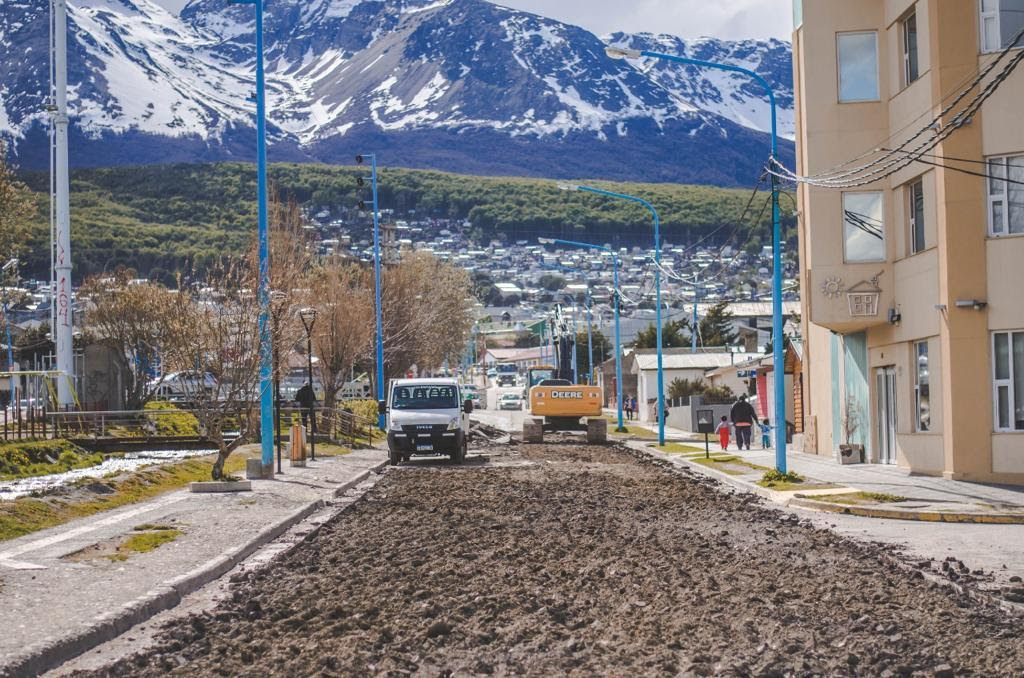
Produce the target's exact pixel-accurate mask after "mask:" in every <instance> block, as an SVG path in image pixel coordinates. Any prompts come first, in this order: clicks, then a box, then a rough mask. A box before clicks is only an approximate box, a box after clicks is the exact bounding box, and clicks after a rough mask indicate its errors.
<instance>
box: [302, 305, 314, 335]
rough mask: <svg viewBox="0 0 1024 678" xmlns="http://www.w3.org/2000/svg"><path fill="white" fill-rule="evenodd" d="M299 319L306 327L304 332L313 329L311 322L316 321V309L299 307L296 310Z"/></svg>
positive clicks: (307, 332)
mask: <svg viewBox="0 0 1024 678" xmlns="http://www.w3.org/2000/svg"><path fill="white" fill-rule="evenodd" d="M298 314H299V319H300V320H302V326H303V327H304V328H306V334H309V333H310V332H312V331H313V323H314V322H316V309H315V308H310V307H308V306H307V307H306V308H300V309H299V310H298Z"/></svg>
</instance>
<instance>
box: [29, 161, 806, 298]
mask: <svg viewBox="0 0 1024 678" xmlns="http://www.w3.org/2000/svg"><path fill="white" fill-rule="evenodd" d="M365 173H366V170H359V169H356V168H355V167H353V168H339V167H335V166H327V165H309V164H302V165H299V164H282V165H273V166H272V167H271V169H270V177H271V181H272V184H273V186H274V187H275V189H276V190H277V191H278V192H279V193H280V194H281V195H282V196H283V197H285V198H290V199H294V200H296V201H298V202H299V203H301V204H303V205H305V206H307V207H309V208H311V213H317V212H320V211H321V210H323V209H327V210H329V211H330V212H331V213H332V215H333V216H335V217H337V218H341V219H346V220H359V219H360V218H361V215H360V214H359V213H358V211H356V209H355V205H356V204H357V203H358V200H359V197H358V194H357V192H358V187H357V186H356V177H357V176H360V175H363V174H365ZM24 178H25V181H26V183H28V185H29V186H30V187H31V188H32V189H33V190H34V191H36V193H37V199H38V204H39V211H38V215H37V218H36V219H35V221H34V223H33V225H32V226H33V227H32V229H31V231H32V232H31V251H30V253H29V254H28V256H27V257H26V258H27V260H28V261H27V262H26V263H27V267H26V269H25V270H26V272H27V273H29V274H30V275H39V276H43V275H45V271H46V270H47V267H48V265H49V262H48V257H47V254H46V252H47V244H48V240H49V226H48V221H47V218H46V215H47V214H48V206H47V198H46V191H47V186H48V180H47V177H46V175H45V174H41V173H26V174H25V175H24ZM595 185H598V186H601V187H604V188H608V189H611V190H616V191H620V192H626V193H632V194H635V195H639V196H641V197H643V198H645V199H647V200H649V201H650V202H652V203H653V204H654V205H655V206H656V207H657V208H658V210H659V212H660V214H661V220H662V228H663V233H664V239H665V240H666V241H668V242H672V243H675V244H687V243H690V242H693V241H694V240H696V239H697V238H700V237H702V236H705V235H707V234H709V233H711V232H712V231H715V230H716V229H719V227H723V228H720V229H719V230H718V232H717V233H716V234H715V239H714V240H713V241H712V242H716V241H717V242H722V243H724V242H730V241H731V240H735V241H738V242H741V243H742V242H747V243H748V245H753V246H758V245H759V244H760V243H761V241H762V239H764V241H765V242H768V240H767V237H768V233H770V231H769V230H768V229H767V226H768V223H769V218H770V214H769V213H768V212H765V214H764V218H763V219H762V222H761V228H760V229H759V232H758V233H757V234H755V236H754V237H753V238H751V239H750V240H749V241H748V239H747V233H746V229H747V227H748V226H746V225H743V226H737V222H738V220H739V218H740V215H741V214H742V212H743V209H744V207H745V205H746V204H747V202H748V199H749V198H750V191H745V190H731V189H720V188H714V187H708V186H681V185H672V184H613V183H601V182H598V183H596V184H595ZM766 195H767V194H766V193H762V195H761V196H759V197H758V198H757V199H756V200H755V201H754V203H753V207H752V211H753V212H754V213H757V212H760V209H761V207H762V206H763V203H764V197H765V196H766ZM255 196H256V174H255V171H254V167H253V166H251V165H247V164H241V163H226V164H208V165H194V164H188V165H164V166H160V165H157V166H144V167H116V168H100V169H88V170H79V171H76V172H74V173H73V174H72V187H71V207H72V229H73V230H72V237H73V248H74V260H75V269H76V271H75V277H76V278H77V279H81V277H82V276H84V275H89V274H91V273H96V272H101V271H104V270H108V271H109V270H113V269H114V268H116V267H117V266H121V265H124V266H129V267H132V268H134V269H136V270H137V271H139V273H140V274H143V275H149V274H154V273H155V274H156V275H158V276H160V275H165V274H166V273H168V272H173V271H176V270H182V269H183V268H186V267H189V266H192V265H197V266H199V267H203V266H205V265H206V264H207V263H209V262H210V261H212V260H214V259H216V258H217V257H220V256H223V255H225V254H231V253H237V252H239V251H240V250H241V249H242V248H244V247H245V246H246V245H247V243H249V242H250V239H251V238H252V236H253V234H254V233H255V230H256V201H255ZM380 204H381V207H382V208H383V209H393V210H395V213H396V215H397V216H398V218H405V219H415V218H426V217H436V218H450V219H469V220H470V221H471V222H472V224H473V235H474V236H475V237H476V238H478V239H480V240H490V239H491V238H493V237H499V238H505V239H510V240H515V239H520V238H528V239H535V238H537V237H538V236H556V237H557V236H562V237H567V236H571V237H574V238H577V239H580V238H582V239H589V240H593V241H597V242H615V243H620V244H623V245H634V244H638V245H639V244H644V243H648V242H650V237H651V235H650V234H651V221H650V216H649V214H648V212H647V211H646V210H645V209H643V208H642V207H641V206H639V205H635V204H631V203H627V202H622V201H615V200H610V199H606V198H603V197H600V196H596V195H593V194H589V193H580V192H567V191H562V190H559V189H558V187H557V186H556V184H555V183H554V182H553V181H544V180H536V179H517V178H505V177H501V178H487V177H474V176H463V175H455V174H447V173H442V172H434V171H419V170H405V169H391V170H389V169H385V170H382V171H381V173H380ZM783 206H784V207H788V206H789V203H788V202H786V201H784V202H783ZM363 216H365V215H363ZM753 216H754V215H748V217H747V220H746V224H750V223H752V221H753ZM787 220H789V221H791V218H789V217H787Z"/></svg>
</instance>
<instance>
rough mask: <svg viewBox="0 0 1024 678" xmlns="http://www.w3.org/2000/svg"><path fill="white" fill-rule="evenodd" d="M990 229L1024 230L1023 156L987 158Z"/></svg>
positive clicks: (995, 231) (1000, 232) (998, 231)
mask: <svg viewBox="0 0 1024 678" xmlns="http://www.w3.org/2000/svg"><path fill="white" fill-rule="evenodd" d="M988 174H989V180H988V232H989V234H990V235H1008V234H1011V235H1012V234H1014V233H1024V155H1016V156H1007V157H1002V158H989V159H988Z"/></svg>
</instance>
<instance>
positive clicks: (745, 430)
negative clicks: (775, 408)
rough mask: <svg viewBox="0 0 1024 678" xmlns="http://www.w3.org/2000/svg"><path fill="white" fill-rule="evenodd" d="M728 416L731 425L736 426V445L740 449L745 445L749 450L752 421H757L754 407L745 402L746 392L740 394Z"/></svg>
mask: <svg viewBox="0 0 1024 678" xmlns="http://www.w3.org/2000/svg"><path fill="white" fill-rule="evenodd" d="M729 418H730V419H732V425H733V426H734V427H735V428H736V447H737V448H738V449H741V450H742V449H743V446H744V445H746V446H747V451H748V452H749V451H750V435H751V433H752V432H753V431H752V429H753V428H754V422H755V421H757V413H756V412H754V407H753V406H752V405H751V404H750V403H748V402H747V396H746V394H744V395H741V396H740V398H739V400H737V401H736V404H735V405H733V406H732V410H731V411H730V412H729Z"/></svg>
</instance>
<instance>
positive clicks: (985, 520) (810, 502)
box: [788, 497, 1024, 525]
mask: <svg viewBox="0 0 1024 678" xmlns="http://www.w3.org/2000/svg"><path fill="white" fill-rule="evenodd" d="M788 505H789V506H793V507H798V508H804V509H810V510H812V511H822V512H825V513H843V514H846V515H854V516H864V517H865V518H890V519H892V520H916V521H919V522H927V523H976V524H982V525H1024V514H1020V513H963V512H950V511H928V510H924V511H919V510H915V509H900V508H883V507H878V506H857V505H846V504H832V503H830V502H826V501H815V500H814V499H804V498H799V497H794V498H793V499H790V500H789V504H788Z"/></svg>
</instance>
